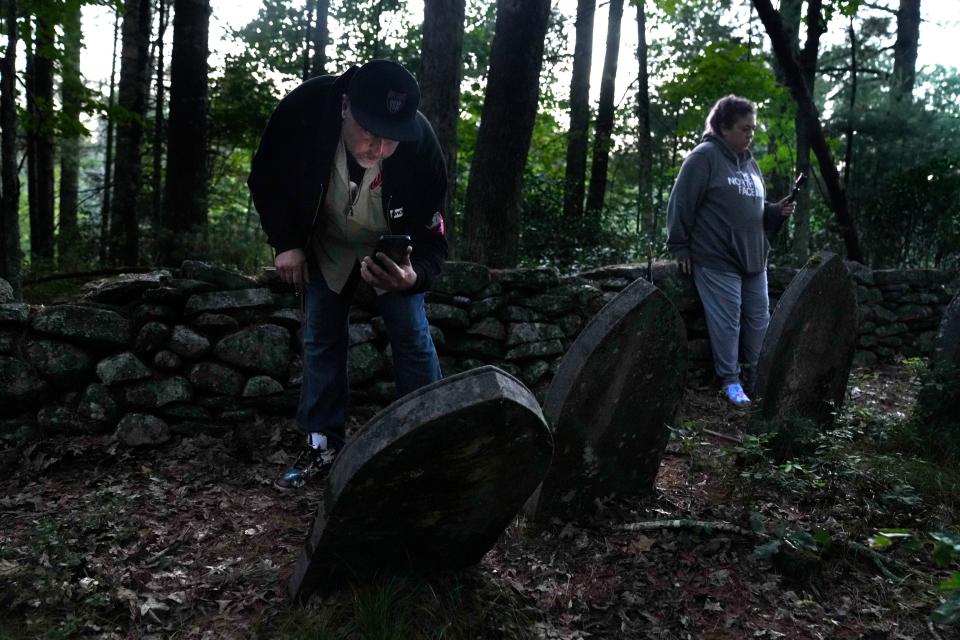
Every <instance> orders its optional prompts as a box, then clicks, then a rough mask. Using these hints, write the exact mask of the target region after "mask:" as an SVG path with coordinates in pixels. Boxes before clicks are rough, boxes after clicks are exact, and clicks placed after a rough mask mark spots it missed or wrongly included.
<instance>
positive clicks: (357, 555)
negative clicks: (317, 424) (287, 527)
mask: <svg viewBox="0 0 960 640" xmlns="http://www.w3.org/2000/svg"><path fill="white" fill-rule="evenodd" d="M552 449H553V444H552V441H551V438H550V430H549V429H548V428H547V425H546V422H545V421H544V419H543V414H542V413H541V411H540V407H539V405H538V404H537V401H536V398H534V396H533V394H532V393H531V392H530V390H529V389H527V388H526V387H525V386H524V385H523V383H521V382H520V381H518V380H517V379H516V378H514V377H513V376H510V375H509V374H507V373H504V372H503V371H501V370H500V369H497V368H496V367H492V366H485V367H481V368H479V369H474V370H472V371H467V372H464V373H461V374H459V375H455V376H452V377H450V378H446V379H444V380H441V381H439V382H436V383H434V384H431V385H429V386H427V387H424V388H422V389H420V390H418V391H415V392H414V393H411V394H409V395H407V396H404V397H403V398H400V399H399V400H397V401H396V402H394V403H393V404H391V405H390V406H388V407H387V408H386V409H384V410H383V411H381V412H380V413H378V414H377V415H376V416H374V417H373V418H372V419H371V420H370V422H368V423H367V424H366V425H365V426H364V427H363V429H361V430H360V432H359V433H358V434H357V435H356V437H355V438H354V439H353V440H351V441H350V442H349V443H348V444H347V446H346V447H345V448H344V449H343V451H342V452H341V453H340V455H339V457H338V458H337V461H336V463H335V464H334V465H333V468H332V469H331V470H330V475H329V477H328V478H327V482H326V485H325V489H324V495H323V500H322V502H321V503H320V507H319V509H318V512H317V517H316V519H315V520H314V522H313V526H312V527H311V529H310V533H309V535H308V537H307V541H306V543H305V545H304V547H305V548H304V550H303V552H302V554H301V556H300V558H299V559H298V560H297V563H296V566H295V568H294V571H293V575H292V577H291V578H290V582H289V592H290V596H291V597H292V598H293V600H294V601H296V602H300V603H303V602H306V600H307V599H308V598H309V597H310V595H311V594H312V593H313V592H314V591H316V590H318V589H321V590H327V589H330V588H332V587H334V586H336V584H337V583H338V582H339V581H340V580H342V579H343V578H344V577H346V576H353V577H360V578H362V577H365V576H370V575H373V574H375V573H378V572H390V571H400V572H409V571H413V572H418V573H419V572H428V571H432V570H437V569H444V568H460V567H465V566H468V565H471V564H475V563H476V562H479V561H480V559H481V558H482V557H483V555H484V554H485V553H486V552H487V551H488V550H489V549H490V547H492V546H493V544H494V543H495V542H496V540H497V538H498V537H499V536H500V534H501V533H502V532H503V530H504V528H505V527H506V526H507V524H509V523H510V521H511V520H512V519H513V518H514V517H515V516H516V514H517V512H518V511H519V510H520V508H521V507H522V506H523V503H524V501H525V500H526V499H527V498H528V497H529V496H530V494H531V493H532V492H533V490H534V489H535V488H536V486H537V484H539V483H540V480H542V479H543V475H544V473H545V472H546V469H547V467H548V466H549V464H550V455H551V452H552Z"/></svg>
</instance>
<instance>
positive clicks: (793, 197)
mask: <svg viewBox="0 0 960 640" xmlns="http://www.w3.org/2000/svg"><path fill="white" fill-rule="evenodd" d="M806 182H807V174H806V172H804V171H801V172H800V175H798V176H797V179H796V181H794V183H793V191H791V192H790V197H789V198H788V199H787V202H796V201H797V196H798V195H800V189H802V188H803V185H804V184H806Z"/></svg>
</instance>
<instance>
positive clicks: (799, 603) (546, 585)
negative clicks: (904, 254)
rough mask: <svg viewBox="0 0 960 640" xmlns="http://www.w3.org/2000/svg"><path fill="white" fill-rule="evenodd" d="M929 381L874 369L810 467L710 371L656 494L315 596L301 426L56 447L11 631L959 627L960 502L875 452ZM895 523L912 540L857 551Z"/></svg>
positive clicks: (24, 543) (763, 631)
mask: <svg viewBox="0 0 960 640" xmlns="http://www.w3.org/2000/svg"><path fill="white" fill-rule="evenodd" d="M914 387H915V381H914V379H913V376H912V374H911V372H910V371H909V370H908V369H907V368H906V367H903V366H889V367H884V368H882V369H873V370H857V371H855V373H854V375H853V376H852V378H851V384H850V387H849V393H848V395H849V400H848V408H847V415H848V417H847V418H846V420H845V424H846V425H847V426H846V428H845V429H840V430H838V431H837V432H836V435H835V436H834V435H833V434H831V441H835V445H834V447H833V449H830V448H829V447H828V448H827V453H826V454H823V456H822V457H823V458H824V459H822V460H818V461H817V462H813V463H811V462H809V458H807V459H805V461H804V462H802V463H800V462H796V461H794V462H793V463H792V464H793V465H794V466H792V467H791V466H790V465H791V462H790V461H787V462H786V463H782V462H781V463H779V464H777V463H773V462H770V461H769V460H767V459H764V458H762V455H761V454H760V453H758V451H759V448H758V447H755V446H754V447H751V446H750V444H749V442H750V441H749V439H747V440H742V441H741V442H736V440H738V439H740V438H741V436H742V435H743V432H744V427H745V425H746V421H747V416H746V414H744V413H742V412H739V411H736V410H733V409H730V408H728V407H727V406H725V405H724V404H723V403H722V402H721V400H720V399H719V397H718V396H717V395H716V394H715V392H714V390H713V388H712V386H709V385H706V384H699V383H697V382H696V381H694V382H692V383H691V385H690V387H689V389H688V392H687V394H686V397H685V399H684V404H683V406H682V409H681V416H680V418H679V420H678V424H679V425H680V426H679V428H678V429H677V430H676V431H675V433H674V438H673V439H672V441H671V444H670V445H669V447H668V450H667V454H666V455H665V457H664V461H663V465H662V468H661V471H660V474H659V477H658V483H657V493H656V495H655V496H652V497H649V498H647V499H644V500H621V501H613V502H608V503H605V504H601V505H597V507H598V510H597V512H596V513H595V514H592V515H591V516H589V517H586V518H584V519H583V520H581V521H579V522H551V523H549V524H547V525H546V526H544V527H543V528H541V529H539V530H534V529H533V528H532V527H530V526H528V525H527V524H526V523H525V522H523V520H522V519H519V518H518V520H517V521H516V522H515V523H514V524H513V525H511V526H510V527H509V529H508V530H507V532H506V533H505V535H504V536H503V537H502V539H501V541H500V542H499V543H498V544H497V545H496V546H495V548H494V549H493V550H492V551H491V552H490V553H489V554H487V556H486V557H485V558H484V560H483V561H482V563H481V564H480V565H479V566H477V567H475V568H473V569H471V570H468V571H463V572H458V573H455V574H451V575H443V576H434V577H430V578H408V579H403V578H384V579H383V580H380V581H376V582H375V583H374V584H372V585H358V586H354V587H351V588H347V589H345V590H343V591H342V592H340V593H337V594H334V595H332V596H328V597H326V598H325V599H320V598H314V599H313V600H312V601H311V602H310V603H309V604H308V605H307V606H306V607H305V608H295V607H292V606H291V605H290V604H289V603H288V600H287V598H286V594H285V591H284V589H285V582H286V578H287V576H288V575H289V573H290V571H291V569H292V564H293V562H294V560H295V558H296V557H297V555H298V553H299V551H300V549H301V545H302V543H303V539H304V536H305V534H306V532H307V530H308V528H309V525H310V523H311V521H312V519H313V517H314V515H315V512H316V508H317V503H318V500H319V495H318V493H317V492H316V491H310V490H307V491H304V492H302V493H281V492H279V491H277V490H276V489H274V488H273V486H272V481H273V479H274V477H275V476H276V474H277V473H278V471H279V470H280V468H281V464H283V463H284V462H286V461H288V460H289V457H290V453H291V452H292V451H294V450H295V446H296V444H295V441H296V437H295V434H294V433H293V432H292V430H291V429H290V423H289V421H288V420H285V419H279V418H278V419H272V420H267V421H265V422H262V423H258V424H254V425H247V426H246V427H243V428H237V429H235V430H233V431H229V432H227V433H226V434H225V435H219V436H216V437H215V436H211V435H197V436H194V437H189V438H181V439H178V440H176V441H174V442H172V443H170V444H169V445H167V446H165V447H162V448H159V449H152V450H143V451H131V450H125V449H123V448H120V447H118V446H117V445H116V443H114V442H112V441H111V440H110V438H108V437H87V436H84V437H67V438H61V439H56V440H47V441H43V442H41V443H40V444H35V445H31V446H30V447H26V448H24V449H22V450H21V451H19V456H18V458H17V459H16V461H15V462H14V463H12V464H10V465H8V466H7V467H6V469H5V470H4V474H3V478H2V480H0V612H4V613H3V614H2V615H3V617H0V638H73V637H100V638H246V637H258V638H419V637H424V638H556V639H577V638H667V639H669V638H697V639H700V638H702V639H706V640H724V639H736V638H839V639H843V638H857V639H862V640H868V639H899V638H902V639H906V638H934V639H935V640H936V638H940V637H942V638H946V637H951V636H950V633H951V632H953V631H955V629H949V628H945V627H936V628H935V627H933V626H932V625H930V623H929V622H928V615H929V612H930V610H931V609H932V608H933V607H934V606H936V605H937V604H938V602H939V596H938V595H937V593H936V589H935V585H936V583H937V582H938V581H939V580H942V579H944V578H945V577H946V576H947V575H948V572H947V571H946V570H944V569H934V568H932V565H931V564H930V562H929V549H928V548H927V546H925V545H924V544H923V543H921V542H920V538H921V532H923V531H926V530H929V529H934V528H944V527H949V526H954V527H955V526H956V524H957V521H956V515H955V514H956V510H955V505H954V504H953V503H952V500H951V499H950V497H949V495H947V496H945V497H942V499H937V498H938V494H937V493H936V491H935V490H933V491H928V492H927V494H928V495H926V494H925V495H921V494H923V492H920V494H918V492H917V491H916V488H915V487H912V486H908V485H906V484H904V485H902V486H901V485H898V484H897V482H896V480H897V478H898V477H899V476H898V475H897V473H895V472H890V471H889V470H886V471H885V470H884V469H875V468H874V466H875V465H876V461H877V459H874V458H871V457H870V455H869V454H868V453H865V452H864V451H862V449H863V447H862V446H861V442H862V440H863V439H864V437H865V436H864V434H865V433H867V432H870V433H871V434H872V437H874V438H876V436H877V432H878V431H882V430H883V428H884V425H885V424H888V423H889V424H896V423H897V422H898V421H902V420H903V418H904V417H905V416H906V415H908V414H909V411H910V406H911V404H912V400H913V392H914ZM821 445H822V443H821ZM822 452H823V449H820V450H818V452H817V455H820V454H822ZM814 459H817V456H814ZM881 461H882V459H881ZM898 491H899V493H898ZM931 496H932V498H931ZM898 500H899V501H898ZM651 521H653V524H652V525H646V526H647V527H648V528H646V529H643V530H632V529H629V528H627V527H628V526H629V525H631V524H636V523H650V522H651ZM667 521H670V522H667ZM665 522H667V523H666V524H664V523H665ZM717 522H723V523H730V524H732V525H736V526H734V527H731V528H730V529H729V530H718V529H715V528H710V527H707V526H706V524H709V523H717ZM698 523H703V524H698ZM884 527H886V528H890V527H900V528H902V529H903V530H905V531H910V532H914V533H912V534H910V535H906V536H905V537H907V538H910V539H911V542H912V543H905V544H894V545H891V546H889V547H887V548H884V549H883V550H882V551H881V552H879V553H873V555H869V553H866V554H864V553H855V551H857V549H856V548H854V547H850V546H847V545H846V543H847V542H849V543H851V544H854V545H857V546H858V547H859V548H860V549H865V548H866V547H860V546H859V545H865V544H866V543H867V542H868V540H869V539H870V537H871V536H872V535H874V534H875V533H876V531H877V530H878V529H880V528H884ZM814 532H815V533H816V536H818V539H819V540H820V542H819V543H811V540H813V537H812V536H813V533H814ZM824 540H827V541H828V542H826V543H824ZM831 540H832V541H834V542H833V543H831V542H829V541H831ZM876 556H879V557H876Z"/></svg>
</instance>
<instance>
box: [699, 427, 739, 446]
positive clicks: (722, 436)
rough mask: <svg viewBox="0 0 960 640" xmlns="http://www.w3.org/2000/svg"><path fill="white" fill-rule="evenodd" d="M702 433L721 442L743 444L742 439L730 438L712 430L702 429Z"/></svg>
mask: <svg viewBox="0 0 960 640" xmlns="http://www.w3.org/2000/svg"><path fill="white" fill-rule="evenodd" d="M703 432H704V433H706V434H707V435H711V436H713V437H714V438H720V439H721V440H728V441H730V442H736V443H737V444H743V439H742V438H740V437H739V436H731V435H730V434H727V433H721V432H720V431H714V430H713V429H704V430H703Z"/></svg>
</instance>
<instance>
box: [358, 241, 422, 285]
mask: <svg viewBox="0 0 960 640" xmlns="http://www.w3.org/2000/svg"><path fill="white" fill-rule="evenodd" d="M412 251H413V247H407V251H406V252H405V253H404V254H403V258H401V259H400V262H399V263H396V262H394V261H393V260H391V259H390V258H389V257H388V256H387V255H386V254H385V253H377V259H378V260H379V261H380V262H381V264H383V267H382V268H381V267H380V266H379V265H378V264H377V263H376V262H375V261H374V259H373V258H371V257H370V256H364V258H363V260H361V261H360V277H362V278H363V279H364V280H365V281H366V282H367V283H369V284H371V285H373V286H374V287H377V288H378V289H383V290H384V291H405V290H407V289H409V288H410V287H412V286H413V285H415V284H417V272H416V271H414V270H413V265H411V264H410V253H411V252H412Z"/></svg>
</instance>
